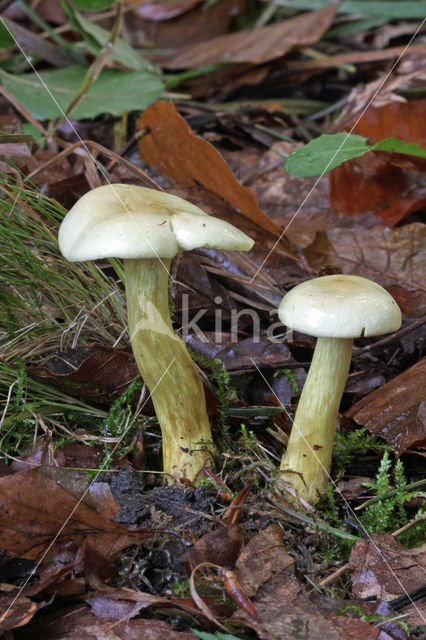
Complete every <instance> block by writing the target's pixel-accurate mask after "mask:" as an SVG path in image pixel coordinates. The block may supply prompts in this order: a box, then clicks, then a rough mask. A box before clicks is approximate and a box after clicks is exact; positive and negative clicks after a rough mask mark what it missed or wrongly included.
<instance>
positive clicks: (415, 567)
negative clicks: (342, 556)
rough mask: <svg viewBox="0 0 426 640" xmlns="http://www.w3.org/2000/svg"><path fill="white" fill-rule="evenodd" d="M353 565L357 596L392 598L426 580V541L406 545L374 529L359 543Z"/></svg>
mask: <svg viewBox="0 0 426 640" xmlns="http://www.w3.org/2000/svg"><path fill="white" fill-rule="evenodd" d="M349 569H350V572H351V580H352V591H353V594H354V596H355V597H356V598H373V597H376V598H380V599H381V600H392V599H393V598H396V597H397V596H399V595H402V594H405V593H406V592H407V591H411V590H413V589H416V588H417V587H420V586H422V585H423V584H424V581H425V579H424V576H425V570H426V544H424V545H423V546H422V547H417V548H414V549H406V548H405V547H403V546H402V544H401V543H400V542H399V541H398V540H396V539H395V538H394V537H393V536H391V535H388V534H386V533H374V534H372V535H371V536H370V538H369V539H368V540H360V541H359V542H357V543H355V545H354V547H353V548H352V551H351V557H350V560H349Z"/></svg>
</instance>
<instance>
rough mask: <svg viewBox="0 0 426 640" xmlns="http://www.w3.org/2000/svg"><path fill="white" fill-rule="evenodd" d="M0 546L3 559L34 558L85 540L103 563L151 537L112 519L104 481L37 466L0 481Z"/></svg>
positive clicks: (111, 503) (112, 504)
mask: <svg viewBox="0 0 426 640" xmlns="http://www.w3.org/2000/svg"><path fill="white" fill-rule="evenodd" d="M0 502H1V504H2V509H1V510H0V546H1V547H3V548H4V549H5V551H6V553H7V554H8V555H17V556H20V557H23V558H30V559H39V558H40V556H41V555H42V554H44V553H45V552H46V550H47V549H48V548H49V545H51V544H52V543H55V541H59V542H60V543H61V544H63V543H64V541H65V540H71V541H72V542H73V543H74V546H75V547H76V548H78V547H80V546H81V543H82V542H83V540H87V541H88V542H89V544H90V546H91V547H92V548H93V549H95V550H96V551H97V552H98V553H99V554H101V555H102V556H104V557H105V558H114V557H115V556H116V555H117V554H118V553H119V552H120V551H121V550H122V549H124V548H125V547H128V546H129V545H131V544H135V543H136V542H137V541H138V540H141V539H144V538H147V537H151V535H152V534H151V533H149V532H147V531H144V532H129V531H128V530H127V529H126V528H125V527H123V526H122V525H119V524H116V523H115V522H113V521H112V518H113V517H114V516H115V515H116V514H117V513H118V505H117V504H116V503H115V501H114V499H113V498H112V494H111V491H110V488H109V486H108V485H107V484H106V483H104V482H99V483H98V482H97V483H93V484H91V485H89V483H88V481H87V478H86V476H85V474H83V473H78V472H73V471H65V470H63V469H59V468H56V467H38V468H35V469H29V470H27V471H21V472H19V473H15V474H13V475H11V476H5V477H3V478H0Z"/></svg>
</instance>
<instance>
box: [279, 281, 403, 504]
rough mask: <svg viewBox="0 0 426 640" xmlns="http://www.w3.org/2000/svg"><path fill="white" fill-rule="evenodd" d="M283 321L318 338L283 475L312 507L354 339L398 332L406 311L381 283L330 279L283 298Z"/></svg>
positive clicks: (324, 478)
mask: <svg viewBox="0 0 426 640" xmlns="http://www.w3.org/2000/svg"><path fill="white" fill-rule="evenodd" d="M278 316H279V318H280V320H281V322H283V323H284V324H285V325H286V326H287V327H289V328H291V329H295V330H296V331H300V332H301V333H305V334H307V335H310V336H316V337H317V338H318V339H317V343H316V347H315V351H314V354H313V358H312V363H311V366H310V369H309V373H308V376H307V378H306V381H305V384H304V387H303V390H302V394H301V396H300V400H299V404H298V407H297V411H296V415H295V417H294V422H293V426H292V430H291V434H290V438H289V441H288V446H287V449H286V451H285V453H284V455H283V457H282V460H281V466H280V472H279V476H278V485H279V487H280V488H282V489H284V490H285V491H286V492H287V493H288V494H289V495H291V496H293V499H294V498H296V497H297V498H298V499H299V500H301V501H304V502H306V503H308V504H313V502H314V501H315V500H316V499H317V498H318V497H320V496H321V495H322V494H323V493H324V491H325V489H326V486H327V484H328V480H329V473H330V466H331V454H332V448H333V440H334V433H335V429H336V422H337V415H338V411H339V405H340V401H341V398H342V395H343V391H344V389H345V385H346V380H347V377H348V373H349V367H350V363H351V357H352V345H353V339H354V338H359V337H363V336H366V337H368V336H377V335H381V334H384V333H391V332H392V331H396V330H397V329H399V327H400V326H401V311H400V309H399V307H398V305H397V304H396V302H395V300H394V299H393V298H392V296H391V295H390V294H389V293H388V292H387V291H386V290H385V289H383V287H381V286H380V285H379V284H377V283H375V282H372V281H371V280H367V279H366V278H361V277H359V276H350V275H331V276H324V277H322V278H315V279H313V280H309V281H307V282H303V283H302V284H299V285H298V286H296V287H294V289H292V290H291V291H290V292H289V293H287V294H286V295H285V296H284V298H283V300H282V302H281V304H280V307H279V309H278Z"/></svg>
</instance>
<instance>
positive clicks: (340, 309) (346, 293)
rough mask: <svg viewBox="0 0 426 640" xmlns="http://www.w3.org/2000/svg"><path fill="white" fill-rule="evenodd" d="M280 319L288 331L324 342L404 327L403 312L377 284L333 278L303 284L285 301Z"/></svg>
mask: <svg viewBox="0 0 426 640" xmlns="http://www.w3.org/2000/svg"><path fill="white" fill-rule="evenodd" d="M278 317H279V319H280V320H281V322H283V324H285V325H286V326H287V327H290V328H291V329H295V330H297V331H300V332H301V333H306V334H307V335H310V336H317V337H322V338H359V337H362V336H379V335H381V334H384V333H391V332H392V331H396V330H397V329H399V327H400V326H401V321H402V318H401V311H400V309H399V307H398V305H397V303H396V302H395V300H394V299H393V298H392V296H391V295H390V294H389V293H388V292H387V291H386V290H385V289H383V287H381V286H380V285H379V284H377V283H376V282H373V281H372V280H368V279H367V278H361V277H360V276H349V275H332V276H323V277H322V278H315V279H313V280H307V281H306V282H302V283H301V284H299V285H297V286H296V287H294V289H292V290H291V291H289V292H288V293H287V294H286V295H285V296H284V298H283V299H282V301H281V304H280V306H279V309H278Z"/></svg>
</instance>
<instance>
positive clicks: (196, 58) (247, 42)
mask: <svg viewBox="0 0 426 640" xmlns="http://www.w3.org/2000/svg"><path fill="white" fill-rule="evenodd" d="M336 9H337V4H330V5H328V6H327V7H325V8H323V9H320V10H319V11H314V12H311V13H308V14H302V15H299V16H296V17H294V18H289V19H288V20H284V21H282V22H279V23H277V24H273V25H269V26H267V27H263V28H261V29H253V30H247V31H239V32H237V33H231V34H226V35H224V36H219V37H217V38H211V39H210V40H207V41H205V42H200V43H199V44H194V45H190V46H188V47H185V48H184V49H183V50H181V51H180V52H179V53H178V55H177V56H175V57H173V59H172V60H169V61H167V62H166V63H163V64H164V66H167V67H168V68H171V69H180V68H187V67H191V68H193V67H201V66H203V65H208V64H214V63H227V64H229V63H251V64H261V63H263V62H268V61H269V60H273V59H274V58H279V57H281V56H283V55H285V54H286V53H287V52H288V51H289V50H290V49H292V47H295V46H297V45H308V44H313V43H314V42H317V40H319V39H320V38H321V36H322V35H323V33H324V32H325V31H326V29H328V27H329V26H330V25H331V23H332V21H333V18H334V15H335V13H336Z"/></svg>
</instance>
